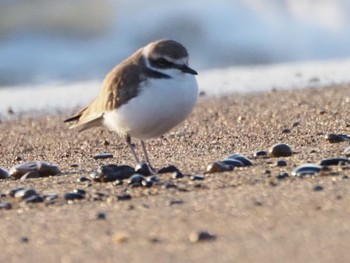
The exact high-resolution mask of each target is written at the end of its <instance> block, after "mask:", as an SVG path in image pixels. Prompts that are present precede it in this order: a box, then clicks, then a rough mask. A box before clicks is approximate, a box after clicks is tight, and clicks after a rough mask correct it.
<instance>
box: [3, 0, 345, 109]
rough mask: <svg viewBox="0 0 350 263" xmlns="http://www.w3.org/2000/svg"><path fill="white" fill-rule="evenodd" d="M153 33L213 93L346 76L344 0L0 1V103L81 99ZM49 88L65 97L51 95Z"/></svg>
mask: <svg viewBox="0 0 350 263" xmlns="http://www.w3.org/2000/svg"><path fill="white" fill-rule="evenodd" d="M159 38H172V39H175V40H178V41H180V42H181V43H183V44H184V45H185V46H186V47H187V48H188V50H189V52H190V55H191V57H190V63H191V66H192V67H193V68H195V69H196V70H198V71H199V72H200V73H201V74H200V75H199V83H200V87H201V89H202V90H203V91H205V92H206V93H207V94H211V95H218V94H225V93H227V92H242V91H243V92H246V91H263V90H268V89H271V88H293V87H308V86H311V85H327V83H343V82H346V81H348V77H347V75H348V74H347V72H349V63H348V60H349V59H350V1H348V0H264V1H261V0H217V1H202V0H192V1H185V0H177V1H161V0H147V1H146V0H99V1H95V0H61V1H45V0H16V1H15V0H0V99H1V101H2V103H1V104H0V112H1V111H3V110H5V109H6V108H8V107H13V108H17V109H19V110H20V109H21V110H22V109H23V110H25V109H29V108H40V107H44V106H43V105H45V104H47V105H52V107H61V108H62V107H68V106H74V105H75V104H80V103H81V104H83V103H84V102H85V101H86V100H89V99H90V98H85V97H89V96H91V97H92V96H93V95H94V94H96V93H97V92H98V89H99V85H100V82H101V80H102V79H103V77H104V75H105V74H106V73H107V72H108V71H109V70H110V69H111V68H112V67H113V66H114V65H115V64H117V63H119V62H120V61H121V60H122V59H124V58H126V57H127V56H129V55H130V54H131V53H133V52H134V51H135V50H137V49H138V48H140V47H141V46H143V45H145V44H147V43H148V42H150V41H153V40H155V39H159ZM65 87H70V88H71V90H72V93H74V92H76V93H77V98H78V101H71V98H70V97H69V96H68V97H67V96H65V94H66V95H70V94H71V93H69V92H70V90H69V88H68V89H65ZM79 87H84V89H86V90H90V89H91V92H90V91H87V92H84V94H82V95H81V96H80V95H79V92H80V91H79V90H80V88H79ZM39 90H40V92H38V93H36V92H37V91H39ZM53 90H56V92H55V94H59V93H62V96H60V95H56V98H55V100H54V101H53V102H49V101H50V98H49V97H44V95H43V94H46V93H47V94H51V93H50V92H52V91H53ZM73 90H74V91H73ZM26 92H28V94H37V95H36V97H35V98H34V97H33V96H31V97H28V96H27V93H26ZM56 100H57V102H56ZM61 100H62V102H60V101H61ZM31 102H33V103H31Z"/></svg>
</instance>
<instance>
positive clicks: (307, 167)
mask: <svg viewBox="0 0 350 263" xmlns="http://www.w3.org/2000/svg"><path fill="white" fill-rule="evenodd" d="M328 171H329V168H327V167H326V166H320V165H316V164H311V163H308V164H303V165H300V166H298V167H297V168H295V169H294V170H293V172H292V175H293V176H299V177H303V176H305V175H318V174H321V173H326V172H328Z"/></svg>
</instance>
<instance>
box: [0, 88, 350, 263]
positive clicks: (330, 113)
mask: <svg viewBox="0 0 350 263" xmlns="http://www.w3.org/2000/svg"><path fill="white" fill-rule="evenodd" d="M349 105H350V86H341V87H329V88H323V89H307V90H293V91H272V92H267V93H261V94H247V95H234V94H233V95H229V96H225V97H222V98H206V97H202V98H201V100H200V102H199V103H198V105H197V107H196V109H195V110H194V113H193V114H192V115H191V116H190V117H189V118H188V120H186V121H185V123H184V124H182V125H181V126H179V127H178V128H176V129H175V130H173V131H172V132H171V133H169V134H167V135H166V136H164V137H163V138H161V139H155V140H151V141H149V142H148V147H149V152H150V155H151V159H152V160H153V163H154V166H155V167H157V168H160V167H163V166H165V165H167V164H174V165H176V166H177V167H178V168H179V169H181V171H183V172H184V173H191V174H203V173H204V171H205V169H206V166H207V165H208V164H210V163H211V162H213V161H215V160H221V159H223V158H225V157H226V156H228V155H230V154H233V153H240V154H243V155H245V156H248V157H249V158H251V160H252V161H253V162H254V165H253V166H251V167H246V168H240V169H236V170H235V171H232V172H225V173H215V174H207V175H205V180H203V181H191V180H190V179H189V178H187V177H186V178H183V179H172V178H171V176H170V175H161V176H160V183H159V184H158V185H155V186H152V187H151V188H130V187H127V186H126V185H125V184H124V185H120V186H114V185H113V184H112V183H90V184H88V183H78V182H77V179H78V178H79V177H81V176H88V174H89V171H91V170H93V169H96V168H97V167H99V165H101V164H111V163H114V164H130V165H133V160H132V157H131V154H130V152H129V150H128V149H127V147H126V145H125V144H124V142H123V141H122V140H121V139H120V138H118V137H117V136H116V135H115V134H112V133H110V132H108V131H106V130H103V129H95V130H89V131H86V132H83V133H77V131H75V130H68V129H67V126H65V124H64V123H63V122H62V121H63V120H64V119H65V118H66V117H67V116H69V115H70V114H71V113H72V112H66V113H65V114H57V115H54V116H52V115H51V116H46V117H28V116H25V117H23V116H22V117H19V116H16V115H15V116H14V118H13V119H12V120H10V121H2V122H1V123H0V153H1V162H0V166H2V167H5V168H7V169H9V168H10V167H12V166H13V165H16V164H18V163H20V162H24V161H36V160H42V161H47V162H52V163H55V164H57V165H58V166H59V167H60V168H61V170H62V171H63V173H64V174H63V175H61V176H56V177H48V178H38V179H28V180H26V181H18V180H1V181H0V184H1V187H0V193H6V192H7V191H8V190H10V189H13V188H15V187H18V186H24V187H34V188H35V189H37V190H38V191H39V192H40V193H41V194H48V193H53V192H54V193H57V194H58V196H59V197H58V199H57V200H56V201H55V202H53V203H52V204H49V203H48V202H45V203H40V204H29V205H28V204H25V203H24V202H20V201H16V200H14V198H10V197H8V196H5V197H2V198H1V201H2V202H7V201H8V202H11V204H12V209H10V210H4V209H3V210H0V222H1V223H0V232H1V235H0V246H1V253H0V262H202V263H204V262H347V261H348V259H349V253H350V252H349V251H350V220H349V218H350V205H349V204H350V180H349V179H347V177H350V165H349V164H348V165H345V166H342V167H340V166H339V167H338V166H333V167H332V172H331V173H330V175H328V176H313V177H306V178H295V177H288V178H286V179H284V180H277V178H276V176H277V175H278V174H279V173H280V172H283V171H285V172H287V173H289V174H291V171H292V170H293V169H294V167H295V166H298V165H300V164H303V163H306V162H312V163H318V162H319V161H320V160H321V159H323V158H328V157H344V153H343V151H344V149H345V148H346V147H347V146H348V145H349V144H350V142H341V143H334V144H331V143H329V142H328V141H327V140H326V139H325V135H326V134H328V133H343V134H350V107H349ZM286 128H288V129H290V130H291V132H290V133H282V131H283V130H284V129H286ZM279 142H283V143H287V144H289V145H290V146H291V147H292V148H293V150H294V151H295V153H294V154H293V156H291V157H284V158H254V153H255V152H256V151H258V150H267V149H268V148H269V147H270V146H271V145H273V144H275V143H279ZM99 152H110V153H112V154H113V155H114V158H112V159H106V160H94V159H93V158H92V157H93V156H94V154H96V153H99ZM20 159H21V160H22V161H20ZM280 159H283V160H286V161H287V164H288V165H287V166H286V167H276V166H275V163H276V161H277V160H280ZM72 165H73V166H75V167H72ZM169 184H174V185H175V186H176V187H166V185H168V186H169ZM317 185H319V186H322V187H323V190H322V191H314V187H315V186H317ZM75 188H80V189H84V190H86V191H87V197H86V198H85V199H83V200H81V201H77V202H74V203H72V204H68V203H67V201H65V200H64V198H63V196H64V194H65V193H66V192H69V191H71V190H73V189H75ZM125 192H127V193H129V194H130V195H131V196H132V199H131V200H128V201H118V200H117V195H118V194H121V193H125ZM98 213H104V214H105V216H106V218H105V219H98V218H97V214H98ZM197 231H207V232H209V233H211V234H212V235H214V236H215V239H212V240H207V241H202V242H191V241H190V239H189V236H190V235H191V233H193V232H197Z"/></svg>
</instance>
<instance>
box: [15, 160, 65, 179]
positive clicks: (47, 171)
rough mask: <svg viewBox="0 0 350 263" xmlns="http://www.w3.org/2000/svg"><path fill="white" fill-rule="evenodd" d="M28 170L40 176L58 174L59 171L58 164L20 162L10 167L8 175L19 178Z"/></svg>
mask: <svg viewBox="0 0 350 263" xmlns="http://www.w3.org/2000/svg"><path fill="white" fill-rule="evenodd" d="M28 172H36V173H38V174H39V176H40V177H46V176H50V175H58V174H60V173H61V171H60V169H59V168H58V166H56V165H53V164H50V163H46V162H41V161H37V162H28V163H21V164H18V165H16V166H13V167H12V168H11V169H10V175H11V176H12V177H14V178H17V179H19V178H21V177H22V176H23V175H25V174H26V173H28Z"/></svg>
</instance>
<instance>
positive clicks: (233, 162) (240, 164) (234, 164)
mask: <svg viewBox="0 0 350 263" xmlns="http://www.w3.org/2000/svg"><path fill="white" fill-rule="evenodd" d="M220 163H223V164H226V165H228V166H232V170H233V168H234V167H244V166H245V165H244V163H243V162H241V161H239V160H236V159H225V160H223V161H221V162H220Z"/></svg>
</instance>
